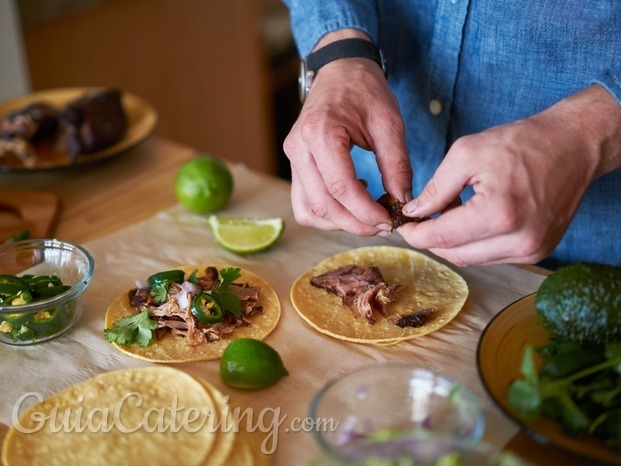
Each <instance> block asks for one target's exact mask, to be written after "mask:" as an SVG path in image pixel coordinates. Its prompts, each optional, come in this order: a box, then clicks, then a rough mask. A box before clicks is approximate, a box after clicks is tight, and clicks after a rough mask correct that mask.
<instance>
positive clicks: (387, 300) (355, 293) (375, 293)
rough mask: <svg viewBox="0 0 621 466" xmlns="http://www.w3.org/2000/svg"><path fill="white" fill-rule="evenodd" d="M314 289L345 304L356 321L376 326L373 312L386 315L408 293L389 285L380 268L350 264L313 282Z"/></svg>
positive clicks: (331, 271) (402, 287)
mask: <svg viewBox="0 0 621 466" xmlns="http://www.w3.org/2000/svg"><path fill="white" fill-rule="evenodd" d="M311 285H313V286H315V287H317V288H324V289H325V290H327V291H328V292H330V293H332V294H335V295H336V296H338V297H339V298H341V299H342V300H343V305H344V306H345V307H346V308H347V309H348V310H349V311H350V312H351V313H352V315H353V316H354V317H356V318H357V317H358V316H361V317H364V318H365V319H366V320H367V321H368V322H369V323H370V324H374V323H375V315H374V313H373V311H374V310H375V311H377V312H379V313H380V314H382V315H384V316H385V315H386V314H387V311H388V307H389V306H390V304H391V303H392V302H394V301H395V300H396V299H397V298H398V297H399V294H400V293H401V292H402V291H403V290H405V287H404V286H402V285H388V284H387V283H386V282H385V281H384V278H383V277H382V274H381V272H380V270H379V268H378V267H376V266H371V267H367V268H364V269H363V268H361V267H359V266H358V265H356V264H348V265H344V266H342V267H337V268H336V269H332V270H329V271H327V272H325V273H323V274H321V275H318V276H316V277H313V278H311Z"/></svg>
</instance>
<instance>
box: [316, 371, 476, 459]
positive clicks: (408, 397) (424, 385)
mask: <svg viewBox="0 0 621 466" xmlns="http://www.w3.org/2000/svg"><path fill="white" fill-rule="evenodd" d="M309 416H310V417H311V419H314V420H318V421H317V422H319V421H321V422H322V423H323V424H322V426H323V427H324V428H321V429H316V430H314V431H313V433H314V434H315V436H316V439H317V442H318V443H319V445H320V447H321V448H322V450H323V451H324V453H325V454H326V455H328V456H330V457H333V458H336V459H337V460H340V461H342V462H345V463H348V462H354V463H355V462H358V461H360V460H361V459H364V458H368V457H373V456H378V455H379V457H380V458H382V457H391V455H393V454H395V451H397V452H400V451H404V452H405V454H408V453H407V452H408V450H409V449H410V448H414V447H416V446H417V445H422V444H421V443H420V441H423V440H429V439H431V438H436V439H445V440H450V441H459V442H460V443H461V444H464V445H474V444H476V443H478V442H479V440H480V439H481V436H482V435H483V430H484V424H485V422H484V417H483V413H482V411H481V408H480V406H479V403H478V401H477V399H476V398H475V396H474V395H473V394H472V393H471V392H470V390H468V389H467V388H466V387H464V386H463V385H462V384H460V383H459V382H457V381H455V380H452V379H450V378H448V377H446V376H444V375H441V374H438V373H436V372H433V371H430V370H428V369H422V368H416V367H408V366H371V367H367V368H364V369H361V370H358V371H355V372H352V373H349V374H346V375H343V376H341V377H339V378H337V379H336V380H333V381H332V382H329V383H328V384H326V385H325V386H324V387H323V388H322V389H321V390H320V391H319V392H318V393H317V395H316V396H315V398H314V399H313V401H312V403H311V408H310V413H309Z"/></svg>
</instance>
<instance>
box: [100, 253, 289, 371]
mask: <svg viewBox="0 0 621 466" xmlns="http://www.w3.org/2000/svg"><path fill="white" fill-rule="evenodd" d="M279 318H280V302H279V300H278V296H277V295H276V292H275V291H274V289H273V288H272V287H271V286H270V285H269V284H268V283H267V282H266V281H265V280H263V279H262V278H261V277H259V276H258V275H255V274H254V273H252V272H250V271H248V270H244V269H241V268H239V267H218V266H212V265H197V266H184V267H180V268H178V269H174V270H167V271H163V272H158V273H155V274H153V275H151V276H150V277H149V278H148V280H147V281H145V282H141V281H137V282H136V287H135V288H132V289H131V290H129V291H128V292H125V293H123V294H121V295H119V296H118V297H117V298H116V299H115V300H114V301H113V302H112V303H111V304H110V306H109V307H108V311H107V313H106V321H105V325H106V329H105V331H104V333H105V337H106V339H107V340H108V341H110V342H111V343H113V344H114V345H116V346H117V347H118V348H119V349H120V350H121V351H122V352H124V353H127V354H129V355H131V356H134V357H136V358H138V359H143V360H146V361H151V362H169V363H171V362H187V361H200V360H209V359H218V358H219V357H220V356H221V355H222V353H223V352H224V350H225V348H226V347H227V345H228V344H229V343H230V341H231V338H240V337H247V338H254V339H257V340H262V339H263V338H265V337H266V336H267V335H268V334H269V333H270V332H271V331H272V330H274V328H275V327H276V325H277V323H278V320H279Z"/></svg>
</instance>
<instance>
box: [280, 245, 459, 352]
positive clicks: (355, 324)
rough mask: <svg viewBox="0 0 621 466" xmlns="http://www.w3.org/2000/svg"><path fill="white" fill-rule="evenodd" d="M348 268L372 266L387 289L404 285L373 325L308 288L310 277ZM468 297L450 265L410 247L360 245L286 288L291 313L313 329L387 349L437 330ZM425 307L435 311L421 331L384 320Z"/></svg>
mask: <svg viewBox="0 0 621 466" xmlns="http://www.w3.org/2000/svg"><path fill="white" fill-rule="evenodd" d="M348 264H357V265H358V266H360V267H370V266H374V265H375V266H377V267H379V270H380V272H381V273H382V276H383V277H384V280H385V281H386V282H387V283H388V284H389V285H393V284H398V285H404V286H405V287H406V289H405V291H403V292H402V293H401V294H400V295H399V298H398V299H397V300H396V301H395V302H393V303H392V304H391V305H390V307H389V309H388V315H387V316H386V317H384V316H382V315H381V314H379V313H378V312H375V316H376V319H377V320H376V322H375V324H370V323H369V322H368V321H367V320H366V319H364V318H363V317H358V318H355V317H354V316H353V315H352V314H351V313H350V312H349V311H348V310H347V308H346V307H345V306H344V305H343V302H342V300H341V298H339V297H338V296H335V295H334V294H332V293H329V292H328V291H326V290H324V289H322V288H317V287H315V286H313V285H311V282H310V281H311V278H313V277H316V276H317V275H321V274H323V273H325V272H327V271H329V270H332V269H335V268H337V267H341V266H344V265H348ZM467 297H468V285H467V284H466V281H465V280H464V279H463V278H462V277H461V276H460V275H459V274H457V273H455V272H454V271H453V270H451V269H450V268H449V267H447V266H446V265H444V264H441V263H440V262H438V261H435V260H433V259H431V258H430V257H428V256H426V255H424V254H421V253H419V252H416V251H413V250H411V249H406V248H398V247H392V246H374V247H363V248H358V249H353V250H350V251H346V252H342V253H340V254H337V255H335V256H332V257H330V258H328V259H326V260H324V261H322V262H321V263H319V264H317V265H316V266H315V267H313V268H312V269H310V270H309V271H307V272H306V273H304V274H302V275H301V276H300V277H299V278H298V279H297V280H296V281H295V283H294V284H293V286H292V288H291V302H292V303H293V306H294V307H295V310H296V311H297V312H298V314H299V315H300V316H301V317H302V319H304V320H305V321H306V322H307V323H308V324H310V325H311V326H312V327H314V328H315V329H316V330H318V331H320V332H321V333H325V334H326V335H330V336H332V337H334V338H338V339H340V340H347V341H352V342H356V343H371V344H377V345H392V344H395V343H398V342H400V341H403V340H409V339H412V338H417V337H421V336H423V335H427V334H429V333H431V332H434V331H436V330H438V329H440V328H442V327H443V326H445V325H446V324H448V323H449V322H450V321H451V320H452V319H453V318H454V317H455V316H456V315H457V314H458V313H459V311H460V310H461V309H462V307H463V305H464V303H465V302H466V299H467ZM430 308H433V309H436V313H435V314H434V317H433V319H432V320H431V321H429V322H427V323H426V324H425V325H423V326H421V327H417V328H414V327H406V328H401V327H398V326H397V325H394V324H392V323H390V322H389V319H390V318H391V317H393V316H395V315H396V314H411V313H413V312H416V311H419V310H422V309H430Z"/></svg>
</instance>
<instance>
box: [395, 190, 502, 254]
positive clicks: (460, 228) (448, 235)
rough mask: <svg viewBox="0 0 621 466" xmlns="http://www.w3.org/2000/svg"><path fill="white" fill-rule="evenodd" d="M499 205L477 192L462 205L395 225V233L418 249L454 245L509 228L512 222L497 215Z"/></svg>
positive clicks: (442, 247)
mask: <svg viewBox="0 0 621 466" xmlns="http://www.w3.org/2000/svg"><path fill="white" fill-rule="evenodd" d="M454 202H455V201H453V202H451V203H449V205H451V204H453V203H454ZM500 209H501V207H500V206H499V205H498V203H497V202H495V201H493V200H492V201H487V200H486V199H485V196H483V195H481V194H477V195H475V196H474V197H473V198H471V199H470V200H469V201H468V202H467V203H466V204H464V205H462V206H459V207H454V208H451V209H445V210H444V213H443V214H442V215H440V216H439V217H436V218H433V219H431V220H427V221H425V222H421V223H407V224H405V225H403V226H402V227H401V228H399V233H400V234H401V236H403V238H404V239H405V240H406V241H407V242H408V243H409V244H410V245H411V246H412V247H415V248H418V249H432V248H441V249H448V248H455V247H457V246H461V245H464V244H468V243H471V242H473V241H479V240H481V239H485V238H490V237H491V236H494V235H498V234H504V233H507V232H509V231H511V230H513V229H514V228H513V227H514V225H513V222H512V221H511V220H510V219H508V218H507V219H503V218H501V217H500V215H501V214H500V212H502V210H500ZM503 223H504V224H503Z"/></svg>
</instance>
